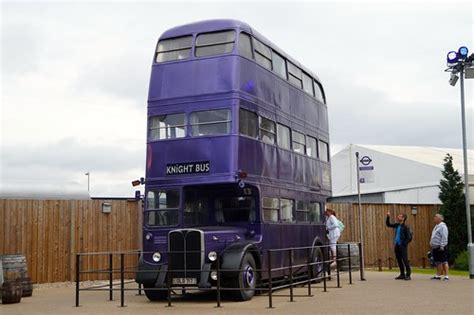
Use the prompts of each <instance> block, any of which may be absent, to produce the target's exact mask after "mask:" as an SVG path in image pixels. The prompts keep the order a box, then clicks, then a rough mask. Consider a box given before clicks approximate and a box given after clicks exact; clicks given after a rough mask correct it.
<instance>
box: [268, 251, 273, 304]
mask: <svg viewBox="0 0 474 315" xmlns="http://www.w3.org/2000/svg"><path fill="white" fill-rule="evenodd" d="M267 256H268V257H267V268H268V308H273V303H272V302H273V301H272V291H273V290H272V262H271V257H272V252H271V251H270V250H268V251H267Z"/></svg>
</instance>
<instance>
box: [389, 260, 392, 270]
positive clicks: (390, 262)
mask: <svg viewBox="0 0 474 315" xmlns="http://www.w3.org/2000/svg"><path fill="white" fill-rule="evenodd" d="M388 270H392V257H388Z"/></svg>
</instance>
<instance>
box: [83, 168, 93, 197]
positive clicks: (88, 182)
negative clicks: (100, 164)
mask: <svg viewBox="0 0 474 315" xmlns="http://www.w3.org/2000/svg"><path fill="white" fill-rule="evenodd" d="M84 175H86V176H87V193H88V194H89V196H90V195H91V191H90V178H91V173H90V172H87V173H85V174H84Z"/></svg>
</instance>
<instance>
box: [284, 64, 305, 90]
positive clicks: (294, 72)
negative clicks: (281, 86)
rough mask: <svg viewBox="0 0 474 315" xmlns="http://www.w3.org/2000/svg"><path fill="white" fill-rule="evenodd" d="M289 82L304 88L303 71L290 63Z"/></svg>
mask: <svg viewBox="0 0 474 315" xmlns="http://www.w3.org/2000/svg"><path fill="white" fill-rule="evenodd" d="M288 81H290V83H292V84H293V85H295V86H297V87H299V88H302V87H303V82H302V80H301V69H300V68H298V67H297V66H295V65H294V64H292V63H291V62H288Z"/></svg>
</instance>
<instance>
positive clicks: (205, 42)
mask: <svg viewBox="0 0 474 315" xmlns="http://www.w3.org/2000/svg"><path fill="white" fill-rule="evenodd" d="M234 41H235V32H234V31H225V32H217V33H207V34H199V35H198V37H197V39H196V57H204V56H214V55H222V54H228V53H230V52H232V51H233V50H234Z"/></svg>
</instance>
